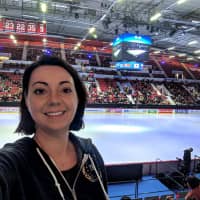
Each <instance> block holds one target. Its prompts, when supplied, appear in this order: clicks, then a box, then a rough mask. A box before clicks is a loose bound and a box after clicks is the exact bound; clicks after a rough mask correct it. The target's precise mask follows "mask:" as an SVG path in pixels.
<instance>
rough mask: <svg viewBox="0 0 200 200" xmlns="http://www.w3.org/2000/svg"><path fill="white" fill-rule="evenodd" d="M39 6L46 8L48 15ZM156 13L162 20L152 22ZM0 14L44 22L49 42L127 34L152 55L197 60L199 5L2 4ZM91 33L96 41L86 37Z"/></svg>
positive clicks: (67, 0)
mask: <svg viewBox="0 0 200 200" xmlns="http://www.w3.org/2000/svg"><path fill="white" fill-rule="evenodd" d="M41 3H46V4H47V12H46V13H42V12H41V9H40V5H41ZM156 13H160V14H161V16H160V17H159V18H158V19H157V20H154V21H151V20H150V19H151V17H152V16H154V15H155V14H156ZM0 14H1V16H3V17H8V18H14V19H23V20H34V21H42V20H46V22H47V33H48V35H50V36H55V37H57V36H59V37H68V36H70V37H76V38H79V39H80V41H83V40H84V39H93V40H95V39H98V40H103V41H107V42H111V41H112V40H113V39H114V38H115V37H116V35H118V34H121V33H124V32H126V31H128V32H130V33H137V34H145V35H150V36H151V37H152V39H153V47H154V48H155V49H159V50H162V51H164V52H171V53H177V52H178V53H186V54H187V55H189V56H190V57H193V58H195V59H198V57H199V56H200V0H57V1H54V0H33V1H31V0H0ZM91 27H95V28H96V36H95V35H94V34H93V36H92V35H90V34H89V33H88V30H89V29H90V28H91ZM94 37H97V38H94ZM171 47H173V48H171ZM170 48H171V49H170ZM198 50H199V52H198Z"/></svg>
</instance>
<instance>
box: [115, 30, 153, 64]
mask: <svg viewBox="0 0 200 200" xmlns="http://www.w3.org/2000/svg"><path fill="white" fill-rule="evenodd" d="M151 44H152V41H151V38H150V37H149V36H144V35H143V36H142V35H134V34H131V33H124V34H121V35H119V36H118V37H117V38H116V39H115V40H114V41H113V45H112V46H113V48H112V60H113V61H114V62H119V61H135V62H144V61H146V60H148V55H149V47H150V45H151Z"/></svg>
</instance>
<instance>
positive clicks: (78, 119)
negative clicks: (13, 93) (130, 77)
mask: <svg viewBox="0 0 200 200" xmlns="http://www.w3.org/2000/svg"><path fill="white" fill-rule="evenodd" d="M43 65H49V66H53V65H57V66H60V67H62V68H64V69H65V70H66V71H67V72H68V73H69V74H70V75H71V76H72V79H73V81H74V85H75V89H76V93H77V96H78V107H77V110H76V114H75V116H74V119H73V120H72V123H71V124H70V127H69V130H74V131H77V130H80V129H81V128H83V127H84V122H83V115H84V110H85V106H86V103H87V92H86V89H85V86H84V84H83V82H82V81H81V79H80V77H79V75H78V73H77V71H76V70H75V69H74V68H73V67H72V66H71V65H69V64H68V63H67V62H65V61H64V60H62V59H60V58H57V57H52V56H42V57H41V58H40V59H39V60H38V61H37V62H35V63H33V64H31V65H30V66H29V67H28V68H26V69H25V71H24V75H23V79H22V99H21V102H20V122H19V124H18V127H17V129H16V130H15V132H17V133H22V134H25V135H31V134H33V133H35V131H36V130H35V122H34V120H33V118H32V117H31V115H30V113H29V111H28V108H27V106H26V103H25V97H26V96H27V94H28V89H29V88H28V87H29V82H30V78H31V75H32V72H33V71H34V70H35V69H37V68H38V67H41V66H43ZM52 78H53V77H52Z"/></svg>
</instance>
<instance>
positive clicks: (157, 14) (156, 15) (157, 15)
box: [150, 12, 162, 21]
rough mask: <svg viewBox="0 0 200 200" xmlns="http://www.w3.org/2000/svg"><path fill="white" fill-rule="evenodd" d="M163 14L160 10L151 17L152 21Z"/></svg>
mask: <svg viewBox="0 0 200 200" xmlns="http://www.w3.org/2000/svg"><path fill="white" fill-rule="evenodd" d="M161 16H162V14H161V13H160V12H158V13H156V14H155V15H153V16H152V17H151V18H150V21H155V20H157V19H158V18H159V17H161Z"/></svg>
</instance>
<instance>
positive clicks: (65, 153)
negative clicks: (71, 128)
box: [33, 132, 77, 170]
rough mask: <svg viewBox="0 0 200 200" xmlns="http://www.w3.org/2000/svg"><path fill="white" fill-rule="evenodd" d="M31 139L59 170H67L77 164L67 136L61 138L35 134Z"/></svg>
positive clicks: (73, 149)
mask: <svg viewBox="0 0 200 200" xmlns="http://www.w3.org/2000/svg"><path fill="white" fill-rule="evenodd" d="M33 139H34V140H35V141H36V143H37V144H38V145H39V146H40V148H41V149H42V150H44V151H45V152H46V153H47V154H48V155H49V156H50V157H51V158H52V159H53V160H54V162H55V163H56V165H57V167H58V168H59V169H60V170H68V169H70V168H72V167H73V166H74V165H75V164H76V163H77V155H76V150H75V147H74V145H73V143H72V142H71V141H70V140H69V134H65V135H63V136H62V137H61V136H59V137H52V135H49V134H45V133H42V132H37V133H36V134H35V135H34V137H33Z"/></svg>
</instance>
